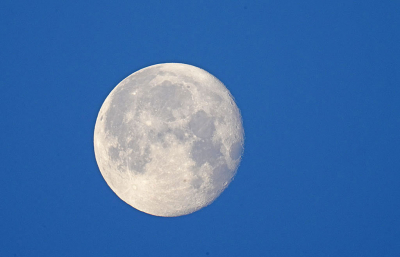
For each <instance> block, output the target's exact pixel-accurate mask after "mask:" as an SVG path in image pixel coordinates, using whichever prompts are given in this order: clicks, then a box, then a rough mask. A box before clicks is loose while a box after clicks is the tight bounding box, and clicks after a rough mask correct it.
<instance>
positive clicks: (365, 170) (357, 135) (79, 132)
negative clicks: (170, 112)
mask: <svg viewBox="0 0 400 257" xmlns="http://www.w3.org/2000/svg"><path fill="white" fill-rule="evenodd" d="M399 42H400V2H399V1H386V0H379V1H378V0H376V1H349V0H337V1H317V0H309V1H295V0H292V1H285V0H284V1H269V0H268V1H231V0H229V1H228V0H221V1H205V0H203V1H183V0H177V1H114V2H113V1H15V0H14V1H10V0H3V1H1V3H0V70H1V72H0V89H1V101H0V119H1V122H0V124H1V125H0V146H1V147H0V170H1V185H0V199H1V200H0V256H1V257H8V256H11V257H14V256H18V257H19V256H40V257H43V256H96V257H99V256H140V257H142V256H148V257H152V256H157V257H158V256H174V257H175V256H191V257H192V256H277V257H280V256H307V257H309V256H318V257H321V256H335V257H336V256H352V257H353V256H363V257H366V256H400V219H399V217H400V45H399ZM164 62H181V63H187V64H191V65H195V66H198V67H200V68H203V69H205V70H207V71H209V72H210V73H212V74H213V75H215V76H216V77H218V78H219V79H220V80H221V81H222V82H223V83H224V84H225V85H226V86H227V88H228V89H229V90H230V91H231V93H232V94H233V95H234V97H235V98H236V101H237V104H238V106H239V108H240V109H241V111H242V115H243V121H244V128H245V133H246V141H245V152H244V157H243V161H242V164H241V166H240V167H239V170H238V173H237V176H236V178H235V180H234V181H233V182H232V183H231V185H230V186H229V188H228V189H227V190H226V191H225V192H224V193H223V194H222V195H221V196H220V197H219V198H218V199H217V200H216V201H215V202H214V203H213V204H212V205H210V206H208V207H206V208H204V209H202V210H200V211H198V212H196V213H194V214H191V215H188V216H183V217H179V218H160V217H154V216H151V215H147V214H144V213H141V212H139V211H137V210H135V209H133V208H132V207H130V206H128V205H127V204H125V203H124V202H123V201H121V200H120V199H119V198H118V197H117V196H116V195H115V194H114V193H113V192H112V191H111V189H110V188H109V187H108V186H107V184H106V183H105V181H104V179H103V178H102V176H101V174H100V172H99V170H98V167H97V165H96V161H95V157H94V151H93V143H92V142H93V130H94V124H95V120H96V116H97V113H98V111H99V109H100V106H101V104H102V103H103V101H104V99H105V98H106V96H107V95H108V93H109V92H110V91H111V90H112V89H113V88H114V87H115V86H116V85H117V83H118V82H120V81H121V80H122V79H124V78H125V77H126V76H128V75H129V74H131V73H132V72H134V71H136V70H138V69H141V68H143V67H146V66H149V65H152V64H157V63H164Z"/></svg>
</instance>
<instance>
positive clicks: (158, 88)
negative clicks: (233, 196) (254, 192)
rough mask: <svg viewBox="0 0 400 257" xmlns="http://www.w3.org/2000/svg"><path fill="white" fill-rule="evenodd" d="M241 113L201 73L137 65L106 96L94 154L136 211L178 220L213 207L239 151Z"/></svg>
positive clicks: (225, 93) (171, 65)
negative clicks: (177, 218)
mask: <svg viewBox="0 0 400 257" xmlns="http://www.w3.org/2000/svg"><path fill="white" fill-rule="evenodd" d="M243 144H244V130H243V126H242V117H241V114H240V111H239V109H238V107H237V105H236V103H235V101H234V99H233V97H232V95H231V94H230V92H229V91H228V89H227V88H226V87H225V86H224V84H222V82H221V81H219V80H218V79H217V78H216V77H214V76H213V75H211V74H210V73H208V72H207V71H205V70H203V69H200V68H197V67H195V66H192V65H187V64H181V63H163V64H157V65H153V66H149V67H146V68H143V69H141V70H139V71H137V72H135V73H133V74H131V75H130V76H128V77H127V78H125V79H124V80H122V81H121V82H120V83H119V84H118V85H117V86H116V87H115V88H114V89H113V90H112V91H111V93H110V94H109V95H108V96H107V98H106V99H105V101H104V103H103V105H102V106H101V109H100V111H99V114H98V117H97V120H96V125H95V129H94V151H95V156H96V161H97V164H98V166H99V169H100V172H101V174H102V176H103V177H104V179H105V181H106V182H107V184H108V185H109V187H110V188H111V189H112V190H113V191H114V192H115V194H117V195H118V197H119V198H121V199H122V200H123V201H125V202H126V203H127V204H129V205H131V206H132V207H134V208H136V209H137V210H139V211H142V212H145V213H148V214H151V215H155V216H163V217H176V216H181V215H186V214H190V213H193V212H195V211H198V210H200V209H201V208H203V207H205V206H207V205H209V204H211V203H212V202H213V201H214V200H215V199H216V198H217V197H218V196H219V195H220V194H221V193H222V191H224V189H225V188H226V187H227V186H228V185H229V183H230V182H231V181H232V180H233V178H234V176H235V174H236V171H237V168H238V166H239V163H240V161H241V158H242V154H243Z"/></svg>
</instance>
